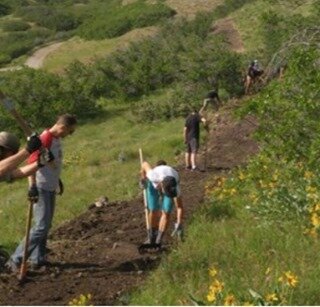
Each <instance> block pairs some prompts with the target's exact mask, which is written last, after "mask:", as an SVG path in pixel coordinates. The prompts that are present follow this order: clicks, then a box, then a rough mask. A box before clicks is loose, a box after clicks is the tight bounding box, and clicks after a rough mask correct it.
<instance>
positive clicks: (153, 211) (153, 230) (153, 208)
mask: <svg viewBox="0 0 320 307" xmlns="http://www.w3.org/2000/svg"><path fill="white" fill-rule="evenodd" d="M147 203H148V210H149V221H150V229H148V238H147V241H146V242H145V243H147V244H152V243H154V242H155V240H156V236H157V231H158V226H159V216H160V214H161V212H160V205H159V192H158V190H157V189H156V188H155V187H154V186H153V185H152V183H151V181H149V180H148V183H147Z"/></svg>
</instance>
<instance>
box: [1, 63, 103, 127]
mask: <svg viewBox="0 0 320 307" xmlns="http://www.w3.org/2000/svg"><path fill="white" fill-rule="evenodd" d="M2 78H3V79H2V80H1V84H2V87H1V90H3V92H5V93H6V94H7V95H8V96H9V97H10V98H11V99H12V100H13V101H14V102H15V104H16V107H17V109H18V110H19V111H20V112H21V114H22V116H23V117H24V118H28V121H29V122H31V123H33V124H34V125H35V126H36V127H46V126H47V125H48V124H49V123H52V122H53V121H54V120H55V118H56V116H57V115H58V114H62V113H66V112H69V113H74V114H76V115H78V116H79V117H80V118H84V119H86V118H89V117H90V116H92V115H93V114H96V113H97V112H98V111H99V107H98V105H97V103H96V99H95V97H94V95H93V93H91V92H90V87H88V85H87V83H86V81H87V78H86V77H83V78H82V79H69V78H64V77H60V76H57V75H53V74H49V73H46V72H44V71H40V70H39V71H38V70H33V69H29V68H25V69H22V70H19V71H15V72H7V73H5V74H4V75H3V77H2ZM40 115H41V116H40ZM15 126H16V125H15V124H14V122H13V121H12V120H11V118H10V116H9V115H8V114H7V112H5V111H4V110H2V109H0V130H6V129H8V130H16V127H15ZM17 132H19V131H17Z"/></svg>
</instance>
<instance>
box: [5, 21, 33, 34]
mask: <svg viewBox="0 0 320 307" xmlns="http://www.w3.org/2000/svg"><path fill="white" fill-rule="evenodd" d="M1 27H2V29H3V30H4V31H7V32H14V31H26V30H28V29H30V25H29V24H28V23H26V22H24V21H22V20H7V21H5V22H2V24H1Z"/></svg>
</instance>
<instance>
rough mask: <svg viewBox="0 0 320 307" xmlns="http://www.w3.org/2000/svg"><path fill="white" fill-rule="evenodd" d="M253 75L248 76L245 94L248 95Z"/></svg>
mask: <svg viewBox="0 0 320 307" xmlns="http://www.w3.org/2000/svg"><path fill="white" fill-rule="evenodd" d="M251 81H252V80H251V77H250V76H249V75H247V76H246V82H245V91H244V92H245V94H246V95H247V94H248V93H249V88H250V86H251Z"/></svg>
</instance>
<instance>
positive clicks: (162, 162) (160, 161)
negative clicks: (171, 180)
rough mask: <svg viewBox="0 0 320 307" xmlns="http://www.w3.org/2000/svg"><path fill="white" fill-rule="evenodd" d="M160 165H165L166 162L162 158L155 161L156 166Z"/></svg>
mask: <svg viewBox="0 0 320 307" xmlns="http://www.w3.org/2000/svg"><path fill="white" fill-rule="evenodd" d="M160 165H167V162H166V161H164V160H159V161H158V162H157V163H156V166H160Z"/></svg>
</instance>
